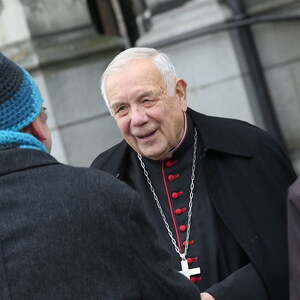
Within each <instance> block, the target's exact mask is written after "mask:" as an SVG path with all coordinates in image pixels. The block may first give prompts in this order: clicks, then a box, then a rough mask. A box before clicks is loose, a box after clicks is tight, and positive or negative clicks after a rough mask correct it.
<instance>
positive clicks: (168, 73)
mask: <svg viewBox="0 0 300 300" xmlns="http://www.w3.org/2000/svg"><path fill="white" fill-rule="evenodd" d="M143 58H144V59H151V60H152V61H153V63H154V64H155V65H156V66H157V68H158V70H159V71H160V73H161V75H162V77H163V79H164V81H165V84H166V87H167V90H168V93H169V95H174V94H175V85H176V78H177V76H176V71H175V67H174V65H173V64H172V62H171V60H170V59H169V57H168V56H167V55H166V54H164V53H161V52H158V51H157V50H155V49H153V48H141V47H134V48H129V49H127V50H124V51H122V52H121V53H119V54H118V55H117V56H116V57H115V58H114V59H113V60H112V61H111V63H110V64H109V65H108V66H107V68H106V70H105V71H104V73H103V75H102V78H101V93H102V96H103V99H104V101H105V103H106V106H107V107H108V110H109V111H110V112H111V110H110V107H109V103H108V99H107V95H106V87H105V84H106V80H107V77H108V76H109V75H110V74H111V73H113V72H115V71H120V70H121V69H122V67H123V66H125V65H126V64H127V63H129V62H130V61H132V60H135V59H143Z"/></svg>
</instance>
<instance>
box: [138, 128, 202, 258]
mask: <svg viewBox="0 0 300 300" xmlns="http://www.w3.org/2000/svg"><path fill="white" fill-rule="evenodd" d="M197 139H198V138H197V130H196V129H195V134H194V152H193V163H192V175H191V185H190V201H189V210H188V222H187V231H186V239H185V247H184V252H183V253H181V252H180V250H179V247H178V246H177V243H176V241H175V239H174V237H173V233H172V231H171V230H170V226H169V224H168V221H167V218H166V215H165V213H164V211H163V209H162V207H161V205H160V202H159V200H158V197H157V195H156V192H155V189H154V187H153V185H152V182H151V180H150V178H149V174H148V172H147V170H146V166H145V164H144V162H143V159H142V156H141V155H140V154H139V153H138V154H137V156H138V159H139V160H140V163H141V167H142V169H143V171H144V175H145V177H146V179H147V182H148V184H149V187H150V190H151V192H152V194H153V198H154V200H155V202H156V205H157V207H158V210H159V212H160V215H161V217H162V219H163V221H164V223H165V226H166V229H167V231H168V234H169V237H170V239H171V241H172V244H173V246H174V248H175V251H176V252H177V253H178V254H179V256H180V257H181V259H182V260H185V259H186V255H187V251H188V248H189V244H188V241H189V238H190V229H191V224H192V207H193V197H194V193H193V191H194V180H195V169H196V158H197Z"/></svg>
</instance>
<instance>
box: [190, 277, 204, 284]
mask: <svg viewBox="0 0 300 300" xmlns="http://www.w3.org/2000/svg"><path fill="white" fill-rule="evenodd" d="M201 280H202V277H201V276H199V277H192V278H191V281H192V282H193V283H197V282H198V281H201Z"/></svg>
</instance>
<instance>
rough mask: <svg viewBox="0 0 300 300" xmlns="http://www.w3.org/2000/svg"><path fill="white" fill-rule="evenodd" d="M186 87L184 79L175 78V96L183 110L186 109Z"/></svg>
mask: <svg viewBox="0 0 300 300" xmlns="http://www.w3.org/2000/svg"><path fill="white" fill-rule="evenodd" d="M186 87H187V83H186V81H185V80H183V79H178V80H177V82H176V95H177V97H179V100H180V105H181V108H182V110H183V111H184V112H185V111H186V110H187V101H186Z"/></svg>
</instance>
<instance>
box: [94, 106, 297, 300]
mask: <svg viewBox="0 0 300 300" xmlns="http://www.w3.org/2000/svg"><path fill="white" fill-rule="evenodd" d="M187 113H188V115H189V116H190V118H191V119H192V121H193V123H194V126H195V127H196V128H197V131H198V133H199V135H200V138H201V139H202V142H203V144H204V148H205V149H204V153H205V154H204V158H203V159H202V160H201V163H202V164H203V165H204V167H203V169H204V172H205V174H204V176H205V179H206V183H207V190H208V194H209V199H210V201H211V202H212V204H213V207H214V208H215V211H216V212H217V214H218V216H219V217H220V218H221V220H222V221H223V223H224V224H225V226H227V228H228V229H229V231H230V232H231V233H232V235H233V236H234V238H235V239H236V241H237V242H238V244H239V245H240V247H241V248H242V249H243V250H244V251H245V253H246V254H247V255H248V257H249V259H250V261H251V263H252V264H253V266H254V267H255V269H256V271H257V273H258V274H259V276H260V277H261V279H262V281H263V283H264V285H265V287H266V291H267V293H268V295H269V297H270V299H272V300H282V299H288V262H287V234H286V193H287V188H288V186H289V185H290V184H291V183H292V182H293V181H294V179H295V173H294V171H293V169H292V167H291V164H290V162H289V160H288V158H287V157H286V155H285V154H284V153H283V151H282V149H281V148H280V147H279V146H278V144H277V143H275V142H274V140H273V139H272V138H271V137H270V136H269V134H267V133H266V132H265V131H263V130H261V129H259V128H257V127H255V126H252V125H250V124H248V123H246V122H242V121H238V120H233V119H226V118H218V117H210V116H206V115H203V114H200V113H197V112H195V111H193V110H191V109H188V112H187ZM129 153H130V148H129V146H128V145H127V144H126V142H125V141H122V142H121V143H119V144H117V145H116V146H114V147H112V148H111V149H109V150H107V151H105V152H104V153H102V154H100V155H99V156H98V157H97V158H96V159H95V161H94V162H93V164H92V167H93V168H98V169H102V170H104V171H107V172H109V173H111V174H113V175H114V176H117V177H119V178H120V179H121V180H122V179H124V178H125V176H124V172H125V171H126V169H127V165H126V164H127V163H128V161H129V159H128V157H129ZM196 184H197V183H196ZM193 218H197V212H195V211H194V212H193ZM155 221H156V220H152V222H155Z"/></svg>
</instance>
